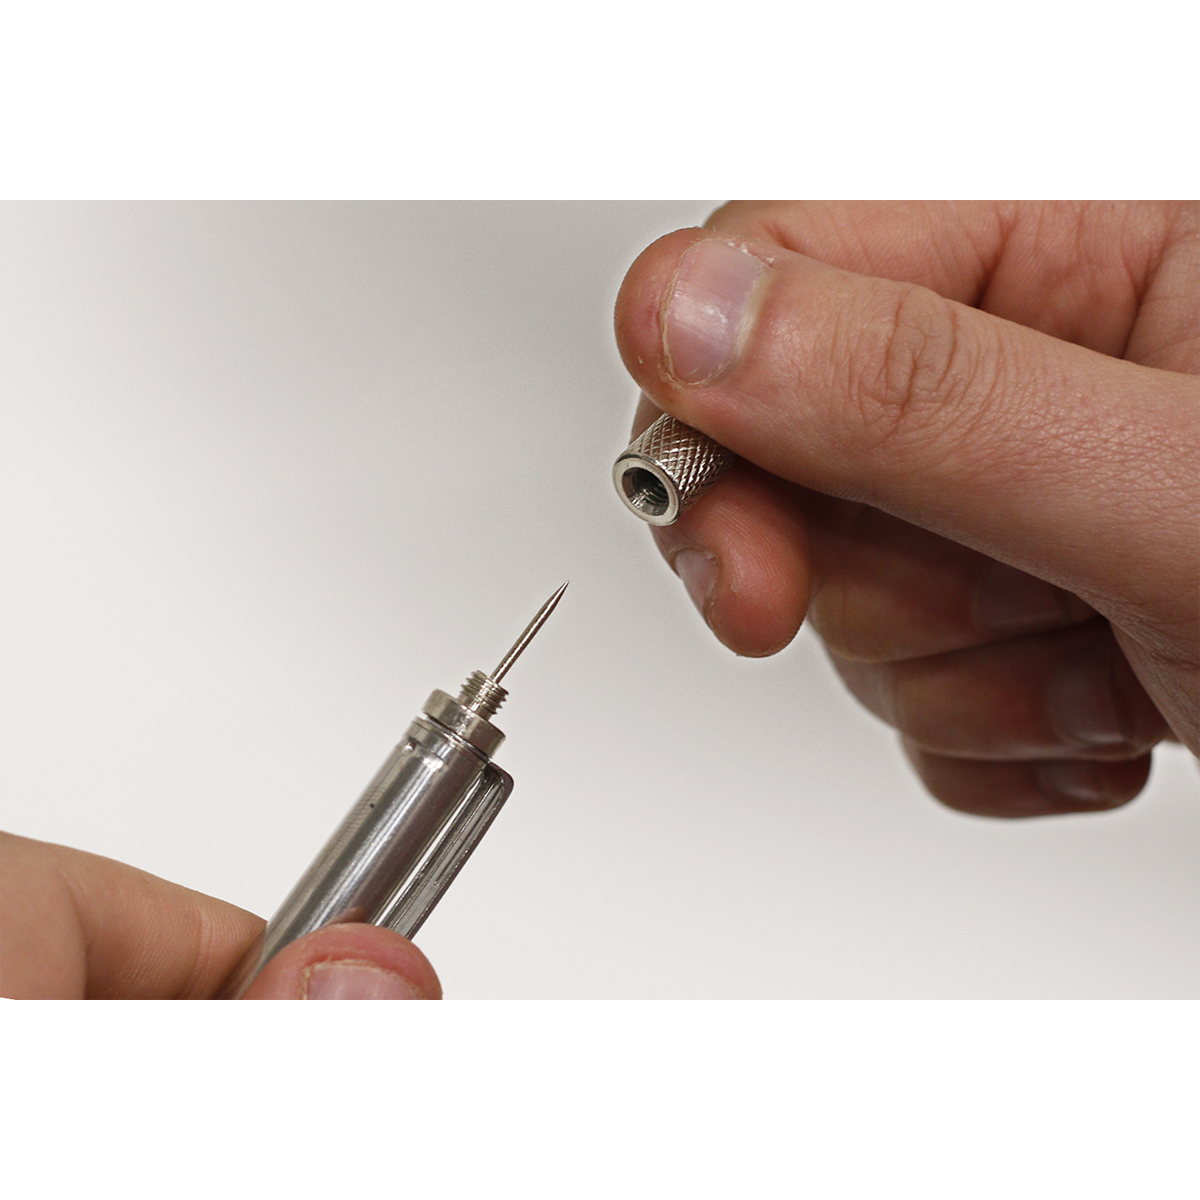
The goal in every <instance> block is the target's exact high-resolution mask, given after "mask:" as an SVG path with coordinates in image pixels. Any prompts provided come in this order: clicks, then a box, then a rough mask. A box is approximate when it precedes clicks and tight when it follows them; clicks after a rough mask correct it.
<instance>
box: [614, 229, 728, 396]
mask: <svg viewBox="0 0 1200 1200" xmlns="http://www.w3.org/2000/svg"><path fill="white" fill-rule="evenodd" d="M711 236H712V233H711V231H706V230H703V229H677V230H675V232H673V233H668V234H666V235H664V236H663V237H660V238H659V239H658V240H657V241H655V242H652V243H651V244H650V245H649V246H647V247H646V249H645V250H643V251H642V252H641V254H639V255H638V256H637V258H636V259H634V261H633V265H632V266H631V267H630V268H629V270H628V271H627V272H626V273H625V278H624V280H622V282H621V288H620V291H619V292H618V293H617V302H616V308H615V312H614V315H613V324H614V327H615V330H616V336H617V348H618V349H619V350H620V353H621V360H622V361H623V362H624V364H625V368H626V370H627V371H628V372H629V373H630V375H632V376H633V378H634V379H635V380H636V381H637V383H638V385H639V386H640V387H642V388H643V389H644V390H645V391H646V392H648V393H649V394H650V395H652V396H656V397H660V398H661V397H662V396H663V395H664V387H663V384H664V381H665V373H664V369H663V361H662V360H663V334H662V312H663V307H664V305H665V302H666V298H667V297H668V296H669V295H670V288H671V283H672V280H673V279H674V277H675V273H676V271H677V270H678V268H679V260H680V258H681V257H682V255H683V252H684V251H685V250H686V249H687V247H688V246H690V245H691V244H692V243H693V242H695V241H697V240H699V239H701V238H704V237H711Z"/></svg>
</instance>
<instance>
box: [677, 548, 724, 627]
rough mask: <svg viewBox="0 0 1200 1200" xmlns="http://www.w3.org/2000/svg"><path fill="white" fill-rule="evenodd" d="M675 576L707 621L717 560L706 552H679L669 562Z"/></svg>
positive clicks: (715, 578)
mask: <svg viewBox="0 0 1200 1200" xmlns="http://www.w3.org/2000/svg"><path fill="white" fill-rule="evenodd" d="M671 566H672V567H674V568H675V574H676V575H678V576H679V578H680V579H682V580H683V586H684V587H685V588H687V594H688V595H689V596H691V598H692V603H693V604H694V605H695V606H696V607H697V608H698V609H699V610H700V612H701V615H702V616H703V617H704V619H705V620H707V619H708V612H707V609H708V602H709V600H710V599H711V598H712V590H713V584H715V583H716V582H717V560H716V559H715V558H714V557H713V556H712V555H711V554H709V552H708V551H707V550H680V551H679V553H678V554H676V555H675V557H674V558H673V559H672V560H671Z"/></svg>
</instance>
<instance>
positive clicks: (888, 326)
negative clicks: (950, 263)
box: [849, 285, 986, 461]
mask: <svg viewBox="0 0 1200 1200" xmlns="http://www.w3.org/2000/svg"><path fill="white" fill-rule="evenodd" d="M862 330H863V332H862V340H863V344H860V345H859V346H857V347H854V348H853V351H852V353H851V354H850V356H849V361H850V362H851V363H855V364H857V370H856V371H854V373H853V377H852V379H851V380H850V385H851V386H850V394H851V397H852V399H853V400H854V402H855V404H856V407H857V410H858V412H859V414H860V417H861V420H862V423H863V429H864V432H865V434H866V436H867V438H868V440H869V441H870V442H871V444H872V445H873V447H877V448H882V447H884V446H888V447H889V448H894V449H897V450H898V451H902V452H903V453H904V454H905V455H906V456H909V457H910V458H912V457H913V456H916V461H924V460H925V458H926V457H927V455H926V454H924V453H922V451H928V450H929V449H930V448H931V447H933V446H936V445H937V444H938V443H939V442H940V441H941V440H942V439H943V438H944V437H945V436H946V435H947V433H948V432H950V431H951V429H952V428H953V426H955V425H956V424H958V423H961V422H963V421H964V420H967V421H970V420H971V419H972V409H971V406H970V405H969V403H968V401H969V400H970V399H971V398H972V397H973V396H977V395H978V393H979V392H980V391H981V390H984V391H986V386H984V387H983V388H982V389H981V384H984V385H985V384H986V380H984V379H983V356H982V355H980V354H979V353H978V352H977V348H976V345H975V341H974V339H972V338H969V337H966V336H965V335H964V330H963V327H962V315H961V313H960V310H959V308H958V306H957V305H955V304H953V303H951V302H950V301H948V300H945V299H944V298H942V297H941V296H938V295H937V294H936V293H934V292H932V291H930V290H929V289H927V288H923V287H918V286H916V285H899V286H897V287H896V288H894V289H889V291H888V293H886V294H885V296H883V297H882V298H881V299H880V301H879V302H878V308H877V311H876V312H875V314H873V317H872V318H871V319H869V320H867V321H866V322H864V323H863V326H862Z"/></svg>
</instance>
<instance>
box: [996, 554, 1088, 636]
mask: <svg viewBox="0 0 1200 1200" xmlns="http://www.w3.org/2000/svg"><path fill="white" fill-rule="evenodd" d="M975 613H976V617H977V619H978V621H979V623H980V624H981V625H982V626H984V627H985V628H987V629H994V630H996V631H997V632H1002V633H1014V632H1016V631H1018V630H1022V629H1046V628H1048V627H1051V626H1054V625H1061V624H1063V623H1064V622H1065V621H1066V620H1067V619H1068V613H1067V605H1066V594H1065V593H1064V592H1061V591H1059V589H1058V588H1056V587H1055V586H1054V585H1053V584H1051V583H1047V582H1046V581H1045V580H1044V579H1038V577H1037V576H1036V575H1027V574H1026V573H1025V572H1024V571H1018V570H1017V569H1016V567H1010V566H1009V565H1008V564H1007V563H1001V562H994V563H992V564H991V566H990V567H988V569H987V571H986V572H985V574H984V576H983V581H982V582H981V583H980V585H979V592H978V594H977V596H976V600H975Z"/></svg>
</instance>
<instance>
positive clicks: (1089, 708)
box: [1046, 650, 1129, 746]
mask: <svg viewBox="0 0 1200 1200" xmlns="http://www.w3.org/2000/svg"><path fill="white" fill-rule="evenodd" d="M1046 710H1047V714H1048V716H1049V718H1050V723H1051V724H1052V725H1053V726H1054V728H1055V729H1056V730H1057V731H1058V733H1059V734H1060V736H1061V737H1062V738H1063V739H1064V741H1066V742H1067V743H1068V744H1070V743H1076V744H1082V745H1085V746H1115V745H1118V744H1120V743H1122V742H1127V741H1128V740H1129V738H1128V737H1127V736H1126V732H1125V723H1124V721H1123V720H1122V719H1121V713H1120V711H1119V709H1118V708H1117V697H1116V691H1115V689H1114V686H1113V674H1112V669H1111V664H1110V658H1109V655H1108V653H1107V652H1105V651H1103V650H1100V651H1096V650H1090V651H1088V652H1087V653H1086V654H1081V655H1078V656H1077V657H1075V658H1073V659H1069V660H1068V661H1067V662H1066V663H1065V664H1064V665H1063V666H1062V667H1060V668H1059V670H1058V672H1057V673H1056V674H1054V675H1052V676H1051V677H1050V681H1049V684H1048V686H1047V690H1046Z"/></svg>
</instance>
